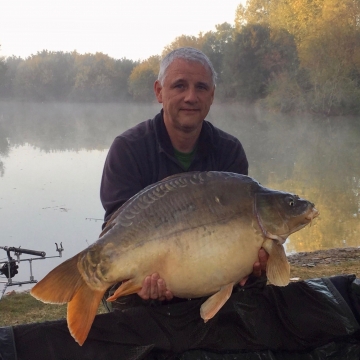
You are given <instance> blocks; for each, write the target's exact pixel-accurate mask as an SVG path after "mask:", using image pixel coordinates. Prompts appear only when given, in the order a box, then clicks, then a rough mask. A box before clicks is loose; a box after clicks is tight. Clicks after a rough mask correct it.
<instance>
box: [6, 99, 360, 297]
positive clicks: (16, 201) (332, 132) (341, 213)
mask: <svg viewBox="0 0 360 360" xmlns="http://www.w3.org/2000/svg"><path fill="white" fill-rule="evenodd" d="M160 109H161V107H160V105H159V104H143V105H139V104H131V103H127V104H61V103H53V104H51V103H46V104H42V103H40V104H32V103H16V102H14V103H0V225H1V233H2V236H1V239H0V246H15V247H18V246H22V247H23V248H27V249H34V250H41V251H45V252H46V253H47V255H56V254H57V253H56V252H55V244H54V243H55V242H57V243H60V242H62V243H63V246H64V249H65V251H64V253H63V258H61V259H59V258H57V259H52V260H44V261H36V262H34V263H33V268H34V275H35V278H36V279H37V280H40V279H41V278H42V277H43V276H44V275H45V274H46V273H47V272H48V271H49V270H50V269H52V268H53V267H55V266H56V265H58V264H59V263H60V262H62V261H63V260H65V259H67V258H69V257H71V256H73V255H75V254H76V253H77V252H79V251H81V250H82V249H84V248H85V247H86V246H88V245H89V244H91V243H92V242H94V241H95V240H96V239H97V237H98V235H99V233H100V231H101V224H102V218H103V214H104V211H103V208H102V206H101V203H100V199H99V186H100V180H101V174H102V168H103V164H104V161H105V158H106V155H107V151H108V148H109V146H110V145H111V143H112V141H113V139H114V138H115V137H116V136H117V135H118V134H120V133H122V132H123V131H124V130H126V129H128V128H129V127H131V126H133V125H135V124H137V123H139V122H141V121H144V120H146V119H148V118H152V117H153V116H154V115H155V114H156V113H158V112H159V111H160ZM208 120H210V121H211V122H212V123H213V124H214V125H216V126H218V127H220V128H221V129H223V130H225V131H227V132H229V133H231V134H233V135H235V136H236V137H238V138H239V140H240V141H241V142H242V144H243V146H244V148H245V151H246V154H247V156H248V160H249V164H250V168H249V175H250V176H252V177H254V178H255V179H256V180H258V181H259V182H260V183H261V184H262V185H264V186H267V187H269V188H273V189H276V190H282V191H288V192H293V193H296V194H298V195H299V196H301V197H303V198H306V199H308V200H310V201H312V202H314V203H315V206H316V208H317V209H318V210H319V211H320V214H321V215H320V218H319V219H316V220H315V221H314V223H313V224H312V226H311V227H306V228H305V229H303V230H301V231H299V232H298V233H295V234H293V235H291V237H290V238H289V239H288V241H287V247H286V249H287V252H300V251H311V250H316V249H327V248H334V247H344V246H360V241H359V233H360V197H359V192H360V118H359V117H341V118H340V117H334V118H316V117H312V116H304V115H295V116H294V115H292V116H284V115H279V114H269V113H263V112H261V111H260V110H257V109H253V108H245V107H242V106H240V105H236V104H232V105H223V104H222V105H219V104H214V105H213V107H212V109H211V112H210V114H209V116H208ZM2 252H3V250H0V261H1V260H3V259H5V258H6V253H5V251H4V252H3V253H2ZM22 258H25V257H24V256H22ZM28 275H29V271H28V265H27V264H25V263H22V264H21V268H20V272H19V275H18V276H16V277H15V279H14V280H17V281H20V280H27V277H28ZM0 291H1V286H0Z"/></svg>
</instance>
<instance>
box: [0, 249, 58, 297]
mask: <svg viewBox="0 0 360 360" xmlns="http://www.w3.org/2000/svg"><path fill="white" fill-rule="evenodd" d="M55 245H56V251H57V252H58V253H59V254H58V255H55V256H46V253H45V251H37V250H29V249H23V248H21V247H13V246H11V247H9V246H0V249H2V250H4V251H6V254H7V260H6V261H0V275H5V277H6V278H7V280H6V281H0V284H5V285H4V288H3V291H2V293H1V295H0V300H1V299H2V297H3V295H4V294H5V291H6V289H7V288H8V287H9V286H21V285H24V284H35V283H37V280H35V278H34V276H33V271H32V262H33V261H34V260H44V259H51V258H56V257H62V252H63V251H64V248H63V246H62V243H60V246H58V244H57V243H55ZM10 252H14V255H15V256H16V259H13V258H12V256H11V255H10ZM22 254H26V255H34V256H38V257H36V258H27V259H20V256H21V255H22ZM22 261H28V262H29V266H30V279H29V280H28V281H13V280H12V278H13V277H14V276H15V275H16V274H18V268H19V265H18V264H20V262H22ZM1 264H2V266H1Z"/></svg>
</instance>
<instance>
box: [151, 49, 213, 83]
mask: <svg viewBox="0 0 360 360" xmlns="http://www.w3.org/2000/svg"><path fill="white" fill-rule="evenodd" d="M176 59H182V60H185V61H189V62H198V63H201V64H202V65H203V66H205V67H206V68H207V69H208V70H209V71H210V73H211V79H212V85H214V86H215V84H216V79H217V74H216V71H215V69H214V67H213V65H212V63H211V61H210V59H209V58H208V57H207V56H206V55H205V54H204V53H203V52H202V51H200V50H198V49H195V48H192V47H181V48H178V49H175V50H173V51H171V52H169V53H168V54H167V55H166V56H165V57H164V58H163V59H162V61H161V63H160V70H159V75H158V80H159V81H160V84H161V85H164V80H165V76H166V71H167V69H168V67H169V66H170V64H171V63H172V62H173V61H174V60H176Z"/></svg>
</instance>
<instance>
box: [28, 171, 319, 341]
mask: <svg viewBox="0 0 360 360" xmlns="http://www.w3.org/2000/svg"><path fill="white" fill-rule="evenodd" d="M317 215H318V211H317V210H316V209H315V207H314V205H313V204H312V203H311V202H309V201H307V200H304V199H301V198H299V197H298V196H297V195H293V194H290V193H285V192H281V191H276V190H271V189H267V188H265V187H263V186H261V185H260V184H259V183H258V182H257V181H256V180H254V179H252V178H250V177H248V176H245V175H239V174H234V173H227V172H193V173H191V172H190V173H183V174H179V175H175V176H172V177H170V178H167V179H164V180H163V181H160V182H158V183H156V184H153V185H150V186H148V187H147V188H145V189H144V190H142V191H140V192H139V193H138V194H136V195H135V196H133V197H132V198H131V199H129V200H128V201H127V202H126V203H125V204H124V205H123V206H122V207H121V208H120V209H118V210H117V211H116V212H115V213H114V215H113V216H112V218H111V219H110V221H109V222H108V223H107V224H106V227H105V229H104V231H103V232H102V234H101V235H100V238H99V239H98V240H97V241H96V242H95V243H94V244H92V245H91V246H89V247H88V248H87V249H85V250H83V251H82V252H80V253H79V254H77V255H75V256H74V257H73V258H71V259H69V260H67V261H66V262H64V263H63V264H60V265H59V266H58V267H57V268H55V269H54V270H52V271H51V272H50V273H49V274H48V275H47V276H46V277H45V278H44V279H42V280H41V281H40V282H39V283H38V284H37V285H35V286H34V288H33V289H32V290H31V294H32V295H33V296H35V297H36V298H37V299H40V300H42V301H44V302H52V303H57V302H60V301H61V302H64V301H67V302H68V315H67V320H68V326H69V330H70V333H71V334H72V336H73V337H74V338H75V340H76V341H77V342H78V343H79V344H80V345H82V344H83V343H84V341H85V339H86V337H87V334H88V332H89V329H90V326H91V323H92V321H93V318H94V317H95V314H96V309H97V306H98V304H99V302H100V301H101V298H102V297H103V295H104V293H105V291H106V290H107V289H108V288H109V287H111V286H112V285H114V284H116V283H121V286H120V287H119V288H118V289H117V290H116V292H115V294H114V295H112V296H111V297H110V298H109V299H108V300H109V301H113V300H115V299H116V298H118V297H121V296H125V295H128V294H132V293H136V292H138V291H139V290H140V289H141V286H142V282H143V280H144V278H145V277H146V276H147V275H151V274H153V273H155V272H156V273H158V274H159V275H160V277H161V278H163V279H164V281H165V283H166V286H167V288H168V290H170V291H171V292H172V293H173V295H174V296H178V297H184V298H194V297H200V296H210V297H209V298H208V299H207V300H206V301H205V302H204V303H203V304H202V306H201V308H200V311H199V316H201V317H202V319H203V320H204V321H208V320H209V319H211V318H212V317H213V316H215V315H216V313H217V312H218V311H219V310H220V308H221V307H222V306H223V304H224V303H225V302H226V301H227V299H228V298H229V296H230V294H231V291H232V288H233V286H234V285H235V284H236V283H237V282H239V281H240V280H242V279H243V278H244V277H246V276H247V275H249V274H250V273H251V272H252V267H253V264H254V262H255V261H257V257H258V252H259V249H260V248H261V247H263V248H264V249H265V250H266V251H267V252H268V253H269V259H268V262H267V275H268V279H269V281H270V282H271V283H273V284H275V285H279V286H285V285H287V284H288V282H289V271H290V270H289V264H288V262H287V259H286V255H285V251H284V248H283V246H282V244H283V243H284V242H285V240H286V238H287V237H288V236H289V235H290V234H291V233H292V232H295V231H298V230H299V229H301V228H303V227H304V226H306V225H307V224H308V223H310V222H311V220H312V219H313V218H314V217H316V216H317ZM79 309H81V310H79ZM83 324H86V325H83Z"/></svg>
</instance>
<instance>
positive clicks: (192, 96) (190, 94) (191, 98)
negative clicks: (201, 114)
mask: <svg viewBox="0 0 360 360" xmlns="http://www.w3.org/2000/svg"><path fill="white" fill-rule="evenodd" d="M185 101H186V102H191V103H194V102H196V101H197V94H196V89H195V88H194V87H191V86H189V87H188V89H187V90H186V93H185Z"/></svg>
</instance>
